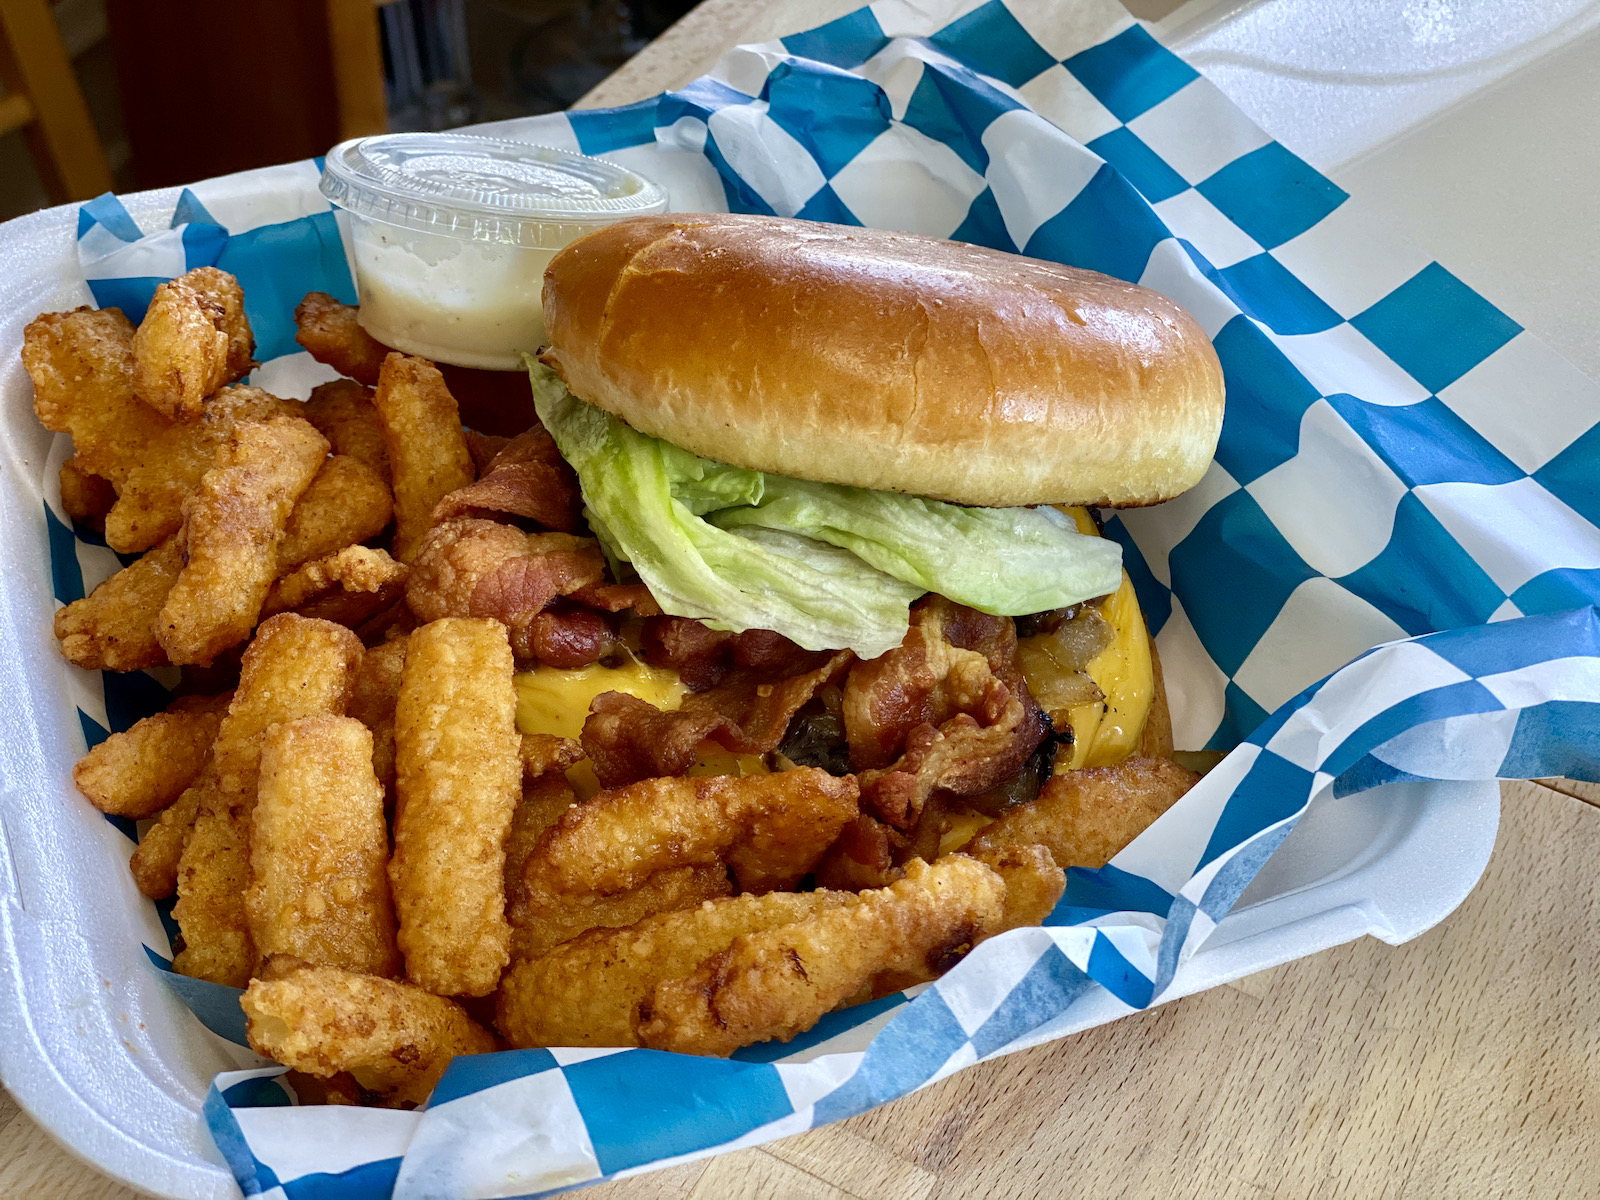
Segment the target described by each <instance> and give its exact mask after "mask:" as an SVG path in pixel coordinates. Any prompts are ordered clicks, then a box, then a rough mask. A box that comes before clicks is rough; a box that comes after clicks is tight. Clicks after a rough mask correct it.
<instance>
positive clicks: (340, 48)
mask: <svg viewBox="0 0 1600 1200" xmlns="http://www.w3.org/2000/svg"><path fill="white" fill-rule="evenodd" d="M385 3H388V0H327V4H328V48H329V49H330V50H331V51H332V56H333V84H334V92H335V94H336V95H337V96H338V102H339V137H340V138H341V139H343V138H353V137H364V136H365V135H367V134H369V133H383V132H384V131H385V130H387V129H388V128H389V108H388V104H387V103H386V101H385V98H384V93H383V44H382V41H381V38H380V35H379V32H378V9H379V8H381V7H383V5H384V4H385Z"/></svg>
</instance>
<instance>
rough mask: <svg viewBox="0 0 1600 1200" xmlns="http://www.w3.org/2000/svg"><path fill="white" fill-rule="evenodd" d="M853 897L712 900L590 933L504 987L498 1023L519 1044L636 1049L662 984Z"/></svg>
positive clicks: (525, 967)
mask: <svg viewBox="0 0 1600 1200" xmlns="http://www.w3.org/2000/svg"><path fill="white" fill-rule="evenodd" d="M855 899H856V898H855V897H854V896H853V895H850V894H848V893H845V892H801V893H796V892H769V893H768V894H767V895H764V896H751V895H746V896H734V897H731V898H729V899H726V900H707V901H705V902H704V903H703V904H700V905H699V906H697V907H695V908H688V909H683V910H681V911H678V912H668V913H661V914H660V915H658V916H654V917H646V918H645V919H644V920H642V921H640V922H638V923H637V924H636V925H633V926H630V927H629V928H626V929H591V930H590V931H589V932H587V933H584V934H580V935H579V936H578V937H576V938H573V939H572V940H571V941H569V942H564V943H562V944H561V945H559V946H557V947H556V948H555V949H554V950H552V951H550V952H549V953H548V954H546V955H544V956H543V957H541V958H536V959H529V960H526V961H523V962H519V963H517V964H515V965H514V966H513V967H512V968H511V970H509V971H508V972H506V975H505V978H504V979H503V980H502V981H501V984H500V995H499V998H498V1000H497V1002H496V1013H497V1017H496V1023H497V1024H498V1025H499V1027H500V1032H501V1034H502V1035H503V1036H504V1037H505V1038H506V1040H507V1041H509V1042H510V1043H511V1044H512V1045H513V1046H516V1047H519V1048H525V1047H529V1046H636V1045H638V1044H639V1043H638V1040H637V1038H636V1037H635V1035H634V1030H633V1025H634V1013H635V1009H636V1008H637V1007H638V1005H639V1003H640V1002H641V1001H643V1000H645V999H647V998H648V997H649V996H650V994H651V993H652V992H653V991H655V989H656V985H657V984H659V983H661V982H663V981H664V980H668V979H677V978H680V977H681V976H683V975H686V974H688V973H689V972H690V971H692V970H694V968H695V967H696V966H698V965H699V964H700V963H701V962H703V961H704V960H705V959H706V958H707V957H708V956H710V955H712V954H715V953H717V952H718V951H719V950H724V949H726V948H727V947H728V946H729V944H730V943H732V941H733V939H734V938H736V937H738V936H739V935H740V934H744V933H753V932H757V931H759V930H763V929H771V928H774V927H776V926H780V925H792V924H793V923H795V922H796V921H802V920H805V919H807V918H809V917H811V916H813V915H815V914H817V913H819V912H822V911H825V910H828V909H832V908H836V907H839V906H842V905H846V904H853V903H855Z"/></svg>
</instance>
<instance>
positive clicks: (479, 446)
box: [466, 429, 511, 475]
mask: <svg viewBox="0 0 1600 1200" xmlns="http://www.w3.org/2000/svg"><path fill="white" fill-rule="evenodd" d="M466 435H467V453H468V454H470V455H472V469H473V470H474V471H476V472H477V473H478V474H479V475H483V474H485V473H486V472H487V471H488V470H489V464H490V463H492V462H493V461H494V456H495V455H496V454H499V453H500V451H502V450H504V449H505V448H506V447H507V446H508V445H510V444H511V439H510V438H508V437H506V436H505V435H504V434H500V433H479V432H478V431H477V430H476V429H468V430H466Z"/></svg>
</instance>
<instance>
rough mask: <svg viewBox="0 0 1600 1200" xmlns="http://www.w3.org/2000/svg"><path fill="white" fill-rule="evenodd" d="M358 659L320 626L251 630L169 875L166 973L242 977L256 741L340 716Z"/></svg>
mask: <svg viewBox="0 0 1600 1200" xmlns="http://www.w3.org/2000/svg"><path fill="white" fill-rule="evenodd" d="M360 659H361V643H360V642H359V641H357V640H356V636H355V634H353V633H351V632H350V631H349V630H348V629H346V628H344V627H343V626H342V625H334V624H332V623H330V622H328V621H311V620H307V619H306V618H305V617H297V616H295V615H294V614H293V613H283V614H281V615H280V616H276V617H273V618H271V619H270V620H267V621H264V622H262V625H261V628H260V629H258V630H257V631H256V636H255V640H254V641H253V642H251V643H250V648H249V649H248V650H246V651H245V654H244V664H243V667H242V669H241V671H240V674H239V688H238V690H237V691H236V692H235V693H234V696H233V702H232V703H231V704H230V705H229V706H228V715H227V716H226V717H224V718H223V721H222V727H221V729H219V730H218V731H217V740H216V742H215V743H214V744H213V746H212V750H211V759H212V769H213V770H214V772H215V775H216V785H215V787H214V788H213V789H211V790H209V791H202V792H201V794H200V797H199V799H200V804H199V812H198V814H197V815H196V817H195V821H194V828H193V830H192V831H191V832H190V834H189V838H188V840H187V842H185V844H184V847H183V859H182V862H181V864H180V866H179V869H178V904H177V907H176V908H175V909H174V911H173V915H174V916H176V917H177V919H178V926H179V928H180V929H181V931H182V933H183V940H184V949H183V950H182V951H181V952H180V953H179V954H178V956H177V958H176V959H175V960H174V962H173V967H174V969H175V970H177V971H179V972H180V973H182V974H184V975H192V976H194V977H195V978H197V979H209V980H211V981H212V982H213V983H225V984H228V985H230V986H232V987H243V986H244V985H245V983H246V981H248V980H249V978H250V972H251V969H252V968H253V967H254V966H255V962H256V954H255V949H254V946H253V945H252V943H251V940H250V931H249V927H248V924H247V922H246V920H245V911H244V890H245V886H246V884H247V883H248V882H249V878H250V847H249V830H250V820H251V813H252V811H253V809H254V808H255V802H256V791H257V786H258V783H259V779H260V773H261V738H262V734H264V733H265V732H266V730H267V728H268V726H271V725H275V724H277V723H278V722H280V721H294V720H298V719H299V718H301V717H310V716H316V715H318V714H320V713H332V714H334V715H336V716H337V715H342V714H343V712H344V708H345V704H346V702H347V700H348V698H349V694H350V684H351V680H352V679H353V677H354V675H355V669H356V664H357V663H358V662H359V661H360ZM180 803H181V801H180ZM174 807H176V806H174ZM169 811H170V810H169Z"/></svg>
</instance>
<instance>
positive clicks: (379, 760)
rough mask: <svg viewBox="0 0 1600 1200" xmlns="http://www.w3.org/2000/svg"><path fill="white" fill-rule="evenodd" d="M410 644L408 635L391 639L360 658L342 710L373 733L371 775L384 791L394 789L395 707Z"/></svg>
mask: <svg viewBox="0 0 1600 1200" xmlns="http://www.w3.org/2000/svg"><path fill="white" fill-rule="evenodd" d="M409 640H410V637H409V635H404V636H401V637H397V638H391V639H390V640H389V641H387V642H383V643H381V644H379V645H377V646H374V647H373V648H372V649H370V650H368V651H367V652H366V654H365V655H363V656H362V659H361V667H360V669H359V670H357V671H356V678H355V683H354V684H353V685H352V686H351V688H350V705H349V707H348V708H347V709H346V710H345V711H346V712H347V713H348V714H349V715H350V716H352V717H354V718H355V719H356V720H358V721H360V722H361V723H362V724H363V725H365V726H366V727H367V728H368V729H369V730H371V731H372V773H373V774H374V775H376V776H377V777H378V782H379V783H381V784H383V787H384V790H385V791H387V790H389V789H390V788H392V787H393V786H394V706H395V701H397V700H398V699H399V698H400V675H401V671H402V669H403V668H404V667H405V663H406V644H407V642H408V641H409Z"/></svg>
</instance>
